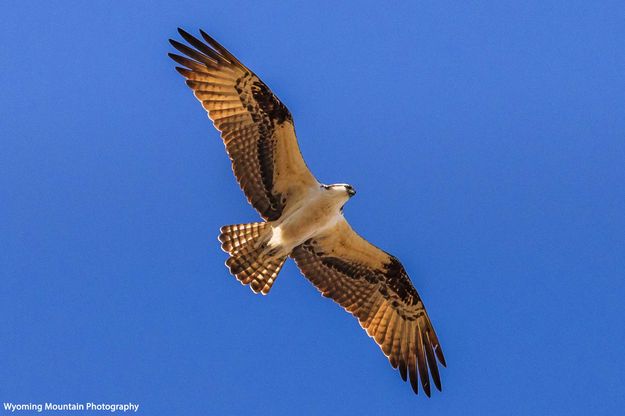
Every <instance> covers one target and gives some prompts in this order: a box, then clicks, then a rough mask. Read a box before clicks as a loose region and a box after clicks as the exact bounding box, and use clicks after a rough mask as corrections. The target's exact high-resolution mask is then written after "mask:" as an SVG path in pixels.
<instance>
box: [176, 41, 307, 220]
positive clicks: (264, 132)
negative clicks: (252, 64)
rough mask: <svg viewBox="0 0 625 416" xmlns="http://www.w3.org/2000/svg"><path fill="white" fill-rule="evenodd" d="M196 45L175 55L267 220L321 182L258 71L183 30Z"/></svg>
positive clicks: (286, 113)
mask: <svg viewBox="0 0 625 416" xmlns="http://www.w3.org/2000/svg"><path fill="white" fill-rule="evenodd" d="M178 32H179V33H180V35H181V36H182V37H183V38H184V39H185V40H186V41H187V42H188V43H189V45H191V46H187V45H185V44H182V43H180V42H177V41H175V40H170V42H171V44H172V45H173V46H174V47H175V48H176V49H178V50H179V51H180V52H182V53H183V54H184V55H186V57H185V56H180V55H176V54H172V53H170V54H169V56H170V57H171V58H172V59H173V60H174V61H176V62H177V63H178V64H180V65H182V66H183V67H184V68H183V67H176V69H177V70H178V72H180V73H181V74H182V75H183V76H184V77H185V78H186V79H187V85H188V86H189V87H191V89H192V90H193V93H194V95H195V96H196V97H197V99H198V100H200V102H201V103H202V106H203V107H204V109H205V110H206V111H208V116H209V117H210V119H211V120H212V121H213V124H214V125H215V128H217V130H219V131H220V132H221V137H222V139H223V141H224V144H225V146H226V151H227V152H228V155H229V156H230V159H231V160H232V170H233V171H234V174H235V176H236V178H237V181H238V182H239V185H240V186H241V188H242V189H243V192H245V195H246V196H247V199H248V201H249V202H250V204H252V206H253V207H254V208H256V210H257V211H258V212H259V213H260V214H261V215H262V216H263V218H265V219H266V220H269V221H273V220H276V219H278V218H280V216H281V214H282V211H283V210H284V209H285V207H286V206H287V205H288V204H289V203H294V202H295V201H296V200H297V199H298V198H300V197H301V196H302V195H304V194H305V193H306V190H307V188H308V187H311V186H318V183H317V180H316V179H315V177H314V176H313V175H312V173H311V172H310V171H309V170H308V168H307V167H306V163H305V162H304V159H303V158H302V155H301V153H300V151H299V146H298V144H297V138H296V137H295V128H294V125H293V119H292V117H291V113H290V112H289V110H288V109H287V108H286V107H285V106H284V104H282V103H281V102H280V100H278V98H277V97H276V96H275V95H273V93H272V92H271V90H270V89H269V88H268V87H267V85H265V84H264V83H263V82H262V81H261V80H260V78H258V77H257V76H256V75H255V74H254V73H253V72H252V71H250V70H249V69H247V68H246V67H245V66H244V65H243V64H241V62H239V61H238V60H237V59H236V58H235V57H234V56H233V55H232V54H231V53H230V52H228V51H227V50H226V49H225V48H224V47H223V46H221V45H220V44H219V43H217V42H216V41H215V40H214V39H212V38H211V37H210V36H208V35H207V34H206V33H204V32H203V31H200V33H201V35H202V37H203V39H204V41H201V40H199V39H197V38H195V37H194V36H192V35H190V34H188V33H187V32H185V31H183V30H182V29H178Z"/></svg>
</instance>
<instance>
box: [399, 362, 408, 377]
mask: <svg viewBox="0 0 625 416" xmlns="http://www.w3.org/2000/svg"><path fill="white" fill-rule="evenodd" d="M399 375H400V376H401V379H402V380H404V381H406V380H408V369H407V368H406V362H405V361H404V360H402V359H400V360H399Z"/></svg>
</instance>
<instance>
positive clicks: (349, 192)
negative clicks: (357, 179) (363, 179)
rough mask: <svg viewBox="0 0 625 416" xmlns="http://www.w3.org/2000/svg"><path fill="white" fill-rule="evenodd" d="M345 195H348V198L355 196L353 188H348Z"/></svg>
mask: <svg viewBox="0 0 625 416" xmlns="http://www.w3.org/2000/svg"><path fill="white" fill-rule="evenodd" d="M347 195H349V197H350V198H351V197H352V196H354V195H356V191H355V190H354V188H348V189H347Z"/></svg>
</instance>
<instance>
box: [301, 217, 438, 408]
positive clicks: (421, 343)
mask: <svg viewBox="0 0 625 416" xmlns="http://www.w3.org/2000/svg"><path fill="white" fill-rule="evenodd" d="M291 256H292V257H293V259H294V260H295V262H296V263H297V266H298V267H299V268H300V270H301V271H302V273H303V274H304V275H305V276H306V277H307V278H308V279H309V280H310V281H311V282H312V283H313V284H314V285H315V286H316V287H317V289H319V291H321V293H322V294H323V296H326V297H329V298H332V299H333V300H334V301H335V302H337V303H338V304H339V305H341V306H342V307H343V308H345V310H347V311H348V312H350V313H351V314H352V315H354V316H355V317H356V318H358V321H359V322H360V325H361V326H362V327H363V328H364V329H365V330H366V331H367V334H369V336H371V337H372V338H374V339H375V341H376V342H377V343H378V345H379V346H380V348H381V349H382V351H383V352H384V354H385V355H386V356H387V357H388V359H389V361H390V362H391V365H392V366H393V368H397V367H399V371H400V373H401V377H402V378H403V379H404V381H406V379H407V375H409V376H410V383H411V385H412V388H413V390H414V391H415V393H418V384H419V382H418V381H417V375H418V376H419V378H420V380H421V385H422V386H423V390H424V391H425V394H427V395H428V396H429V395H430V377H429V376H428V373H429V374H430V375H431V376H432V380H433V382H434V385H435V386H436V388H437V389H438V390H440V389H441V381H440V376H439V373H438V366H437V362H436V359H438V361H439V362H440V363H441V364H442V365H443V366H445V365H446V364H445V358H444V356H443V351H442V350H441V347H440V344H439V342H438V338H437V337H436V333H435V332H434V328H433V327H432V323H431V322H430V318H429V317H428V314H427V312H426V311H425V307H424V306H423V302H422V301H421V298H420V297H419V294H418V293H417V291H416V290H415V288H414V286H413V285H412V283H411V282H410V279H409V278H408V275H407V274H406V271H405V270H404V267H403V266H402V265H401V263H400V262H399V261H398V260H397V259H396V258H395V257H393V256H391V255H389V254H388V253H386V252H384V251H382V250H380V249H379V248H377V247H375V246H373V245H372V244H370V243H369V242H367V241H366V240H365V239H363V238H362V237H360V236H359V235H358V234H356V232H355V231H353V230H352V228H351V227H350V226H349V224H348V223H347V221H345V220H344V219H341V220H340V221H339V223H338V225H336V226H335V227H333V228H332V229H330V230H328V231H326V232H324V233H323V234H322V235H320V236H317V237H315V238H313V239H310V240H308V241H306V242H305V243H304V244H302V245H300V246H298V247H296V248H295V249H294V250H293V253H292V255H291ZM428 369H429V371H428Z"/></svg>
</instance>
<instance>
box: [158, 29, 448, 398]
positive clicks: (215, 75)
mask: <svg viewBox="0 0 625 416" xmlns="http://www.w3.org/2000/svg"><path fill="white" fill-rule="evenodd" d="M178 32H179V33H180V35H181V36H182V38H183V39H184V40H185V41H186V42H187V43H188V45H187V44H184V43H180V42H178V41H176V40H172V39H170V43H171V44H172V45H173V47H174V48H176V49H177V50H178V51H179V52H181V53H182V54H183V55H185V56H183V55H177V54H173V53H170V54H169V56H170V57H171V58H172V59H173V60H174V61H176V62H177V63H178V64H179V65H180V66H178V67H176V70H177V71H178V72H179V73H180V74H181V75H182V76H183V77H184V78H186V83H187V85H188V86H189V87H190V88H191V89H192V90H193V94H194V95H195V97H196V98H197V99H198V100H199V101H200V102H201V103H202V106H203V107H204V109H205V110H206V111H207V112H208V117H209V118H210V119H211V120H212V122H213V125H214V126H215V128H216V129H217V130H219V132H220V133H221V138H222V139H223V142H224V144H225V147H226V151H227V153H228V156H230V160H231V161H232V170H233V171H234V175H235V176H236V179H237V181H238V183H239V185H240V186H241V188H242V189H243V192H244V193H245V195H246V197H247V199H248V201H249V203H250V204H251V205H252V206H253V207H254V208H255V209H256V210H257V211H258V212H259V214H260V215H261V216H262V217H263V219H264V221H262V222H256V223H251V224H237V225H226V226H224V227H222V228H221V230H220V232H221V234H220V235H219V241H220V242H221V247H222V249H223V250H224V251H226V252H227V253H228V254H229V258H228V260H227V261H226V265H227V266H228V268H229V270H230V273H232V274H233V275H234V276H235V277H236V278H237V279H238V280H239V281H240V282H241V283H242V284H244V285H249V287H250V288H251V289H252V291H254V293H262V294H263V295H266V294H268V293H269V291H270V290H271V287H272V286H273V284H274V282H275V280H276V278H277V276H278V274H279V273H280V269H281V268H282V265H283V264H284V262H285V261H286V259H287V258H288V257H291V258H292V259H293V260H295V263H296V264H297V266H298V267H299V269H300V270H301V272H302V274H303V275H304V276H305V277H306V278H307V279H308V280H310V281H311V282H312V284H313V285H315V286H316V288H317V289H318V290H319V291H320V292H321V294H322V295H323V296H325V297H329V298H331V299H333V300H334V301H335V302H337V303H338V304H339V305H341V306H342V307H343V308H344V309H345V310H346V311H347V312H350V313H351V314H352V315H354V316H355V317H356V318H357V319H358V322H359V323H360V325H361V326H362V328H363V329H364V330H365V331H366V332H367V334H368V335H369V336H370V337H372V338H373V339H374V340H375V342H376V343H377V344H378V345H379V346H380V348H381V349H382V351H383V352H384V354H385V355H386V356H387V357H388V359H389V361H390V363H391V365H392V366H393V368H399V372H400V375H401V377H402V379H403V380H404V381H406V380H407V379H408V378H409V379H410V384H411V386H412V389H413V390H414V392H415V393H418V391H419V381H420V383H421V386H422V388H423V391H424V392H425V394H426V395H427V396H430V376H431V379H432V381H433V383H434V386H436V388H437V389H438V390H439V391H440V390H441V381H440V375H439V371H438V364H437V360H438V362H440V363H441V364H442V365H443V366H445V365H446V364H445V358H444V356H443V351H442V350H441V346H440V343H439V341H438V338H437V336H436V333H435V332H434V328H433V327H432V323H431V322H430V318H429V316H428V314H427V312H426V310H425V307H424V305H423V301H422V300H421V297H420V296H419V294H418V293H417V291H416V289H415V288H414V286H413V285H412V283H411V281H410V278H409V277H408V275H407V274H406V270H405V269H404V267H403V266H402V264H401V263H400V262H399V260H397V258H395V257H394V256H392V255H390V254H388V253H387V252H385V251H383V250H381V249H379V248H377V247H376V246H374V245H373V244H371V243H369V242H368V241H367V240H365V239H364V238H362V237H361V236H360V235H358V234H357V233H356V232H355V231H354V230H353V229H352V228H351V227H350V225H349V223H348V222H347V220H346V219H345V217H344V216H343V205H344V204H345V203H346V202H347V201H348V200H349V199H350V198H351V197H352V196H354V194H355V193H356V191H355V190H354V188H353V187H352V186H351V185H348V184H342V183H338V184H333V185H325V184H322V183H319V182H318V181H317V179H315V176H314V175H313V174H312V173H311V172H310V170H309V169H308V167H307V166H306V163H305V162H304V159H303V158H302V155H301V153H300V150H299V146H298V144H297V138H296V136H295V126H294V123H293V118H292V116H291V113H290V112H289V110H288V109H287V108H286V106H285V105H284V104H283V103H282V102H281V101H280V100H279V99H278V97H276V96H275V95H274V94H273V93H272V92H271V90H270V89H269V87H267V85H266V84H265V83H264V82H263V81H261V80H260V78H259V77H258V76H257V75H256V74H254V72H252V71H251V70H249V69H248V68H247V67H246V66H245V65H243V64H242V63H241V62H240V61H239V60H238V59H237V58H235V57H234V56H233V55H232V54H231V53H230V52H228V51H227V50H226V49H225V48H224V47H223V46H221V45H220V44H219V43H217V42H216V41H215V40H214V39H213V38H211V37H210V36H209V35H207V34H206V33H205V32H204V31H202V30H200V34H201V37H202V39H203V40H200V39H198V38H196V37H195V36H192V35H190V34H189V33H187V32H185V31H184V30H182V29H178ZM189 45H190V46H189Z"/></svg>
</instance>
